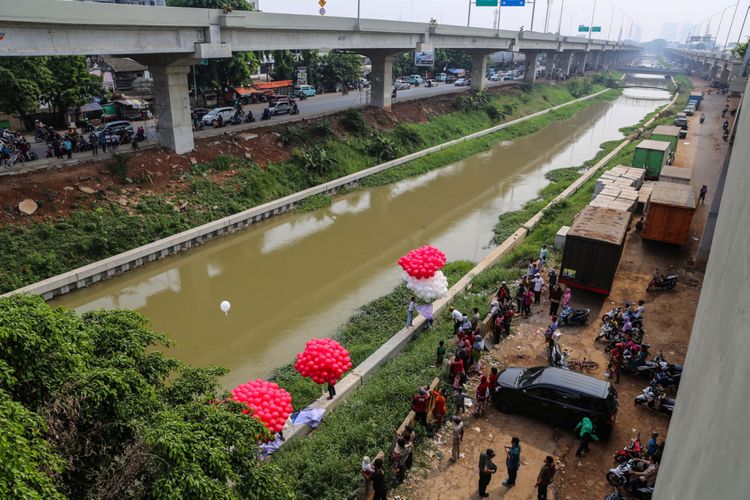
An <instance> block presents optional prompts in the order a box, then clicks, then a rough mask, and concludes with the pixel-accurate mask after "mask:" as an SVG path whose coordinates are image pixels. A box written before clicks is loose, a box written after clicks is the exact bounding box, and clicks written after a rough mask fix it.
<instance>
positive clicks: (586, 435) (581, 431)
mask: <svg viewBox="0 0 750 500" xmlns="http://www.w3.org/2000/svg"><path fill="white" fill-rule="evenodd" d="M576 432H578V436H579V437H580V438H581V445H580V446H579V447H578V450H577V451H576V456H577V457H581V456H583V454H584V453H585V452H587V451H589V443H590V442H591V441H599V438H598V437H596V435H595V434H594V424H593V423H592V422H591V420H589V418H588V417H583V419H582V420H581V421H580V422H578V425H576Z"/></svg>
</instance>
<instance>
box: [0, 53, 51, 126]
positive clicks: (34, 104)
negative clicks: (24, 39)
mask: <svg viewBox="0 0 750 500" xmlns="http://www.w3.org/2000/svg"><path fill="white" fill-rule="evenodd" d="M51 79H52V75H51V74H50V72H49V70H48V69H47V58H46V57H3V58H0V88H2V89H3V91H2V92H0V111H4V112H6V113H9V114H14V115H18V116H20V117H23V116H25V115H27V114H29V113H34V112H35V111H37V110H38V109H39V102H40V101H41V98H42V89H43V88H46V87H47V86H48V85H49V83H50V81H51Z"/></svg>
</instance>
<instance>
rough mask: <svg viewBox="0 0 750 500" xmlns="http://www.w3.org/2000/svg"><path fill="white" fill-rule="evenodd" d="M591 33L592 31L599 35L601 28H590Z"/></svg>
mask: <svg viewBox="0 0 750 500" xmlns="http://www.w3.org/2000/svg"><path fill="white" fill-rule="evenodd" d="M591 31H593V32H594V33H601V31H602V27H601V26H594V27H593V28H591Z"/></svg>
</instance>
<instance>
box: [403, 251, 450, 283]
mask: <svg viewBox="0 0 750 500" xmlns="http://www.w3.org/2000/svg"><path fill="white" fill-rule="evenodd" d="M398 265H399V266H401V267H402V268H403V269H404V271H406V274H408V275H409V276H411V277H412V278H417V279H426V278H432V277H433V276H434V275H435V273H436V272H437V271H438V270H440V269H442V268H443V266H445V254H444V253H443V252H441V251H440V250H438V249H437V248H435V247H433V246H430V245H426V246H423V247H419V248H416V249H414V250H412V251H411V252H409V253H407V254H406V255H404V256H403V257H401V258H400V259H398Z"/></svg>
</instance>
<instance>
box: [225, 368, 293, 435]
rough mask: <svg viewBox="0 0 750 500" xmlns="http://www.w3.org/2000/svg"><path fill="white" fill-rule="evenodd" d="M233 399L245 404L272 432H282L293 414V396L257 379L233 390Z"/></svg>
mask: <svg viewBox="0 0 750 500" xmlns="http://www.w3.org/2000/svg"><path fill="white" fill-rule="evenodd" d="M232 399H233V400H234V401H238V402H240V403H244V404H245V405H246V406H247V407H248V408H249V410H247V411H252V414H253V416H254V417H255V418H257V419H258V420H260V421H261V422H262V423H263V425H265V426H266V427H267V428H268V430H269V431H271V432H274V433H276V432H280V431H281V429H282V428H283V427H284V423H285V422H286V419H287V418H289V415H291V413H292V396H291V395H290V394H289V393H288V392H286V391H285V390H284V389H282V388H281V387H279V386H278V385H277V384H275V383H273V382H269V381H267V380H262V379H257V380H251V381H249V382H247V383H246V384H240V385H238V386H237V387H235V388H234V389H233V390H232Z"/></svg>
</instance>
